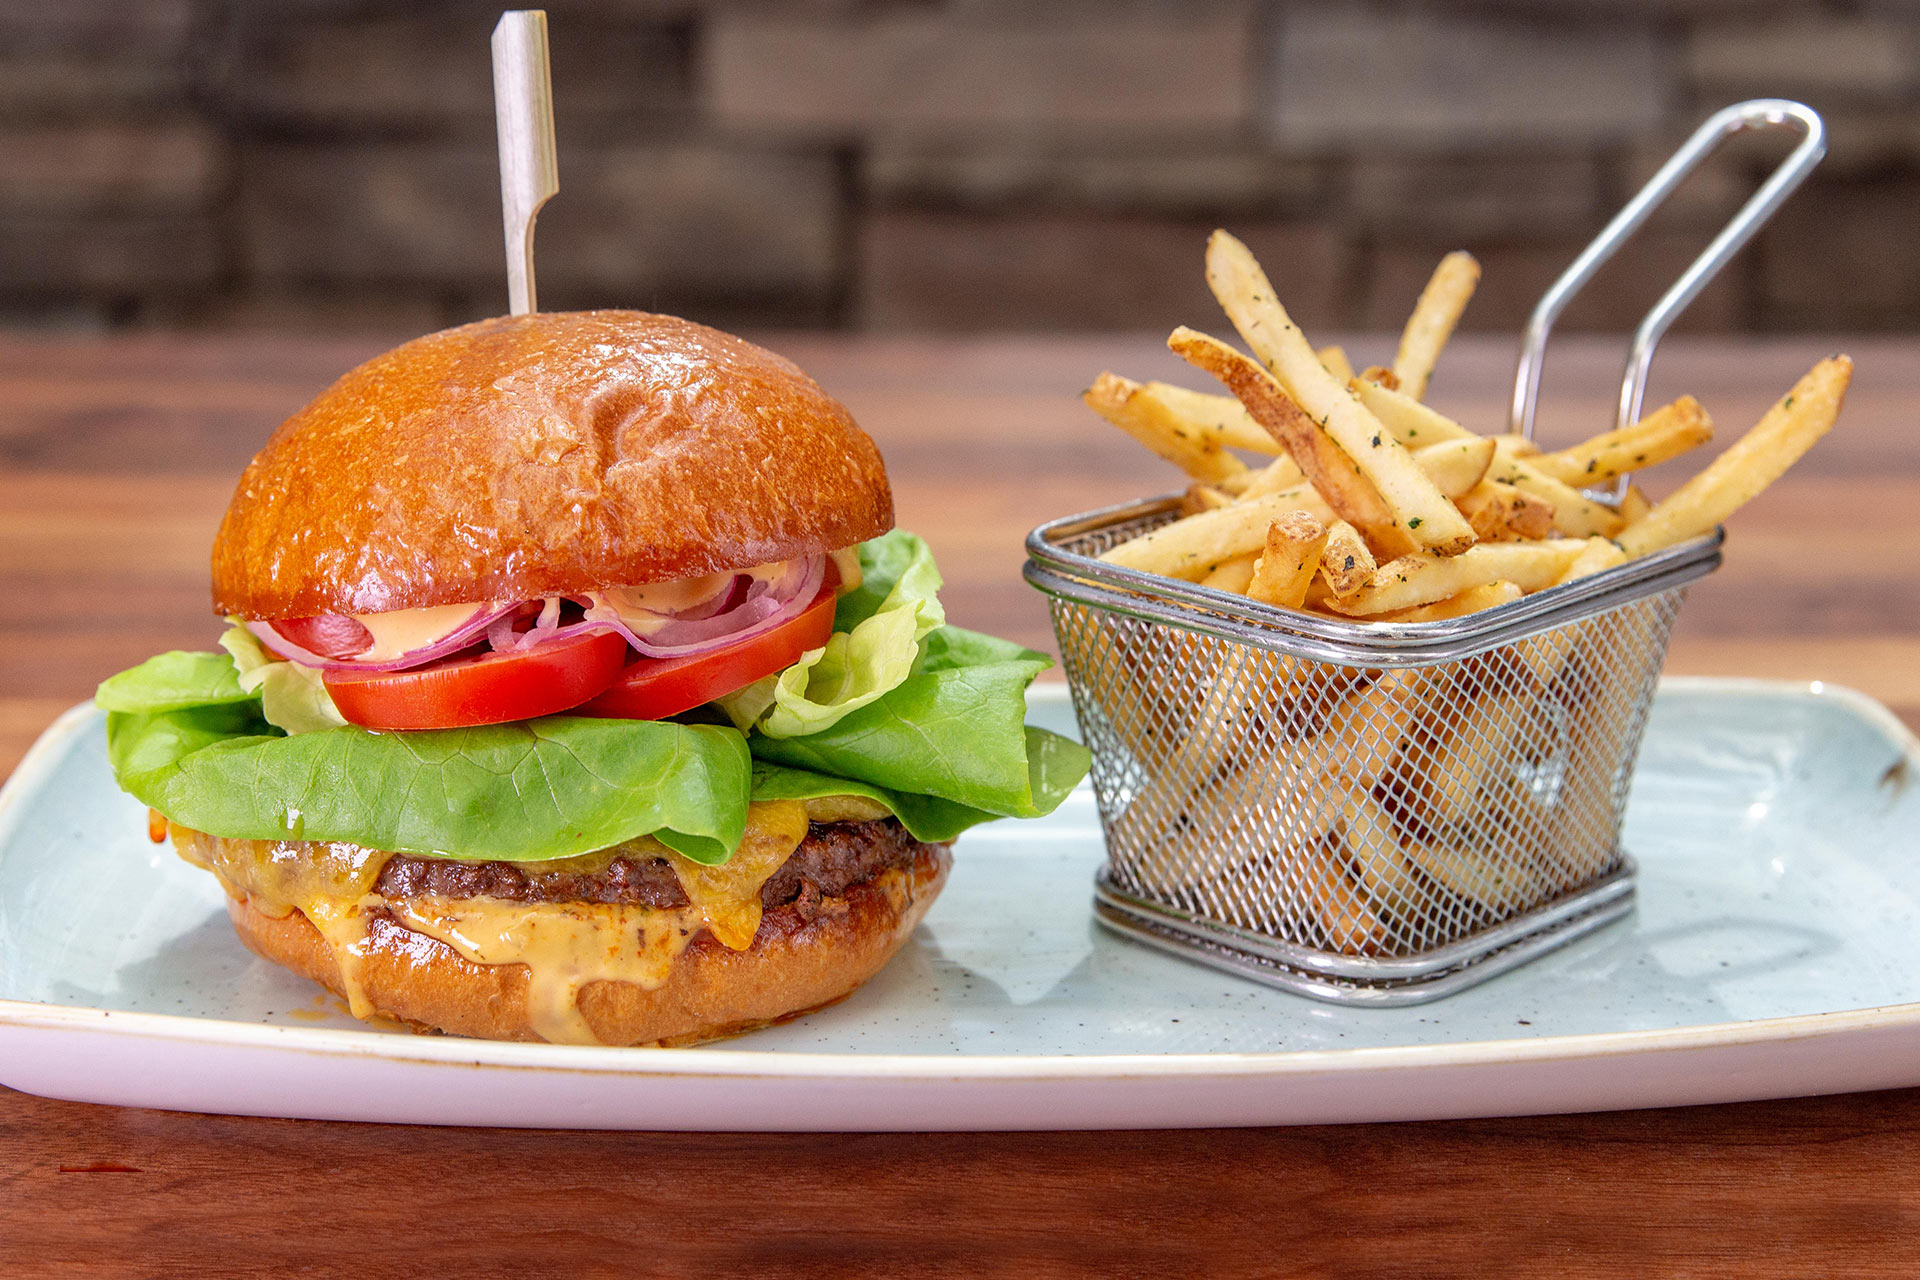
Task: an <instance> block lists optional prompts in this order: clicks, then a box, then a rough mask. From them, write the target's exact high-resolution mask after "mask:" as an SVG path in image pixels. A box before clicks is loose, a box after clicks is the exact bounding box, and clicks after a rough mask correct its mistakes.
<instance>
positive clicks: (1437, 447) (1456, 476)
mask: <svg viewBox="0 0 1920 1280" xmlns="http://www.w3.org/2000/svg"><path fill="white" fill-rule="evenodd" d="M1494 453H1495V447H1494V443H1493V441H1491V440H1484V439H1474V438H1468V439H1465V440H1447V441H1444V442H1442V443H1440V444H1430V445H1427V446H1426V447H1425V448H1421V449H1415V450H1414V451H1413V460H1414V461H1415V462H1417V463H1419V464H1420V469H1421V470H1422V471H1424V472H1426V473H1427V478H1428V479H1429V480H1431V481H1433V485H1434V488H1436V489H1438V490H1440V492H1441V493H1443V494H1445V495H1446V496H1447V497H1448V498H1450V499H1455V500H1457V499H1458V498H1460V496H1461V495H1462V494H1465V493H1467V492H1468V491H1470V490H1471V489H1472V488H1473V487H1474V486H1475V485H1477V484H1479V483H1480V481H1481V479H1482V478H1483V477H1484V476H1485V475H1486V474H1487V468H1488V467H1490V466H1492V465H1493V458H1494Z"/></svg>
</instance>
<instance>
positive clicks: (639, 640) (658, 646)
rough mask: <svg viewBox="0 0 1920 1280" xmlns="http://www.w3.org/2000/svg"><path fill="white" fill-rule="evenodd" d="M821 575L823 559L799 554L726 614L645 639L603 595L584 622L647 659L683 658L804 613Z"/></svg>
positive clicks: (684, 620)
mask: <svg viewBox="0 0 1920 1280" xmlns="http://www.w3.org/2000/svg"><path fill="white" fill-rule="evenodd" d="M826 573H827V558H826V557H825V556H803V557H801V558H800V559H797V560H795V561H793V562H792V563H791V564H790V565H789V566H788V567H787V571H786V572H785V573H783V574H781V575H780V576H779V577H778V578H775V579H772V580H767V579H754V580H753V581H752V582H751V584H750V585H749V586H748V588H747V590H746V591H745V592H744V593H743V594H742V595H741V599H740V600H739V602H738V603H736V604H734V605H733V607H731V608H729V609H727V610H726V611H724V612H722V613H717V614H714V615H712V616H711V617H705V618H688V617H685V616H684V615H682V616H676V617H673V618H672V619H671V620H670V621H667V622H665V623H663V624H662V625H660V626H658V627H655V628H653V629H652V634H651V635H648V636H641V635H638V634H636V633H635V632H634V630H633V628H632V627H630V626H628V625H627V623H626V621H625V619H623V618H621V616H620V614H619V611H618V610H616V609H615V608H614V606H613V605H612V604H610V603H608V601H607V598H606V597H605V596H604V595H595V597H594V600H593V606H592V607H591V608H589V609H588V610H587V618H588V620H589V621H590V622H593V623H597V624H599V625H601V626H605V627H609V628H611V629H612V630H615V631H618V632H619V633H620V634H621V635H623V636H625V637H626V638H627V643H628V644H630V645H632V646H633V647H634V648H635V649H637V650H639V651H640V652H641V653H642V654H644V655H646V656H647V657H649V658H686V657H691V656H692V655H694V654H696V653H707V652H709V651H711V650H714V649H719V648H724V647H725V646H727V645H730V644H737V643H739V642H740V641H742V640H747V639H751V638H752V637H754V636H757V635H759V634H761V633H762V632H765V631H771V630H772V629H773V628H775V627H777V626H779V625H780V624H781V623H783V622H785V621H787V620H788V619H789V618H792V617H795V616H797V615H798V614H800V613H802V612H804V611H805V610H806V607H807V606H808V605H810V604H812V603H813V600H814V597H815V596H817V595H819V594H820V584H821V583H822V582H823V581H825V580H826ZM741 576H742V577H744V576H746V575H741ZM736 581H737V580H736Z"/></svg>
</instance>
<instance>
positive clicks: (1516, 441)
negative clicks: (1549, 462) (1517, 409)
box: [1487, 432, 1540, 459]
mask: <svg viewBox="0 0 1920 1280" xmlns="http://www.w3.org/2000/svg"><path fill="white" fill-rule="evenodd" d="M1487 438H1488V439H1489V440H1491V441H1493V442H1494V444H1496V445H1498V446H1499V447H1500V452H1501V453H1503V454H1505V455H1506V456H1507V457H1509V458H1528V459H1532V458H1537V457H1539V456H1540V446H1539V445H1537V444H1535V443H1534V442H1533V441H1532V440H1529V439H1528V438H1527V437H1526V436H1523V435H1520V434H1518V433H1515V432H1508V433H1506V434H1505V435H1498V436H1488V437H1487Z"/></svg>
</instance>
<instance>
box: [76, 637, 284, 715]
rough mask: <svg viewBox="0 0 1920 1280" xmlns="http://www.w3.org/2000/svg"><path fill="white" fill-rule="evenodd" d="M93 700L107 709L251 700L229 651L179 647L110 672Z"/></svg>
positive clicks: (162, 708) (150, 708)
mask: <svg viewBox="0 0 1920 1280" xmlns="http://www.w3.org/2000/svg"><path fill="white" fill-rule="evenodd" d="M93 700H94V703H95V704H96V705H98V706H99V707H100V708H101V709H102V710H104V711H142V712H144V711H180V710H184V709H186V708H188V707H211V706H218V705H220V704H221V703H226V702H251V701H253V694H252V693H250V692H249V691H247V690H245V689H242V688H241V687H240V681H239V679H238V677H237V676H236V675H235V674H234V669H233V662H232V660H231V659H229V658H228V657H227V656H226V655H225V654H219V653H186V652H183V651H181V650H179V649H175V650H174V651H173V652H171V653H163V654H160V655H158V656H156V657H152V658H148V659H147V660H146V661H145V662H143V663H141V664H140V665H139V666H137V667H134V668H131V669H130V670H127V671H122V672H121V673H120V674H119V675H115V676H109V677H107V679H105V680H104V681H102V682H101V684H100V688H99V689H98V690H97V691H96V692H95V693H94V695H93Z"/></svg>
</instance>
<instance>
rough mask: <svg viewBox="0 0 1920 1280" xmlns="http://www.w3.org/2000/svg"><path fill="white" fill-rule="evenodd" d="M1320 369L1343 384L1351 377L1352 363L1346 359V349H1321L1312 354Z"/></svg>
mask: <svg viewBox="0 0 1920 1280" xmlns="http://www.w3.org/2000/svg"><path fill="white" fill-rule="evenodd" d="M1313 355H1314V358H1315V359H1316V360H1318V361H1319V362H1320V367H1321V368H1322V369H1325V370H1326V371H1327V372H1328V373H1330V374H1332V375H1333V376H1334V377H1336V378H1338V379H1340V381H1342V382H1345V381H1346V380H1347V379H1348V378H1351V377H1352V376H1353V361H1351V360H1349V359H1347V349H1346V348H1345V347H1341V346H1331V347H1322V348H1320V349H1319V350H1318V351H1316V352H1314V353H1313Z"/></svg>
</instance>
